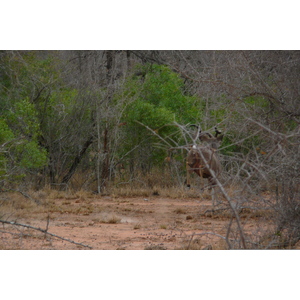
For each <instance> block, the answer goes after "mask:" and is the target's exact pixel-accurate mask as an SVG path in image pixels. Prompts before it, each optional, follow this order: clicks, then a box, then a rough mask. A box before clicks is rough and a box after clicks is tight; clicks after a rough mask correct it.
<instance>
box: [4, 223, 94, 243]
mask: <svg viewBox="0 0 300 300" xmlns="http://www.w3.org/2000/svg"><path fill="white" fill-rule="evenodd" d="M0 223H3V224H9V225H14V226H21V227H25V228H30V229H33V230H37V231H40V232H43V233H45V235H46V234H48V235H50V236H53V237H55V238H57V239H61V240H63V241H67V242H69V243H72V244H75V245H80V246H82V247H86V248H90V249H92V247H91V246H89V245H85V244H82V243H77V242H75V241H72V240H70V239H66V238H63V237H61V236H59V235H56V234H54V233H50V232H48V231H47V230H48V225H49V223H48V221H47V229H41V228H37V227H33V226H30V225H27V224H21V223H17V222H10V221H4V220H0Z"/></svg>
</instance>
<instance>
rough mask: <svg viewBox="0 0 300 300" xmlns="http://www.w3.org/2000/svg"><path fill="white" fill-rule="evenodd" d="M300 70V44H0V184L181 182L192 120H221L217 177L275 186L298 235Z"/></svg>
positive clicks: (283, 217) (258, 189) (251, 187)
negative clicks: (213, 47)
mask: <svg viewBox="0 0 300 300" xmlns="http://www.w3.org/2000/svg"><path fill="white" fill-rule="evenodd" d="M299 74H300V52H299V51H133V50H130V51H129V50H128V51H125V50H124V51H121V50H119V51H117V50H111V51H109V50H108V51H1V53H0V186H1V190H2V191H10V190H17V191H21V192H27V191H30V190H40V189H43V188H45V187H48V188H51V189H60V190H82V189H83V190H88V191H93V192H95V193H102V194H109V193H110V192H111V191H112V190H113V189H114V190H115V189H118V188H122V187H124V186H126V187H127V188H128V189H131V191H137V190H138V189H148V190H150V191H152V192H153V193H160V192H161V191H163V190H166V189H171V188H174V187H176V188H178V187H180V188H184V180H185V161H184V159H185V156H186V151H185V150H184V149H183V148H182V147H185V146H187V145H188V144H189V143H191V135H190V133H189V132H190V127H189V125H190V124H198V125H200V126H201V128H202V129H203V130H205V131H213V127H214V126H218V128H219V129H221V130H222V131H223V132H224V134H225V139H224V141H223V144H222V147H221V148H220V157H221V161H222V165H223V175H222V184H223V185H224V187H226V188H230V189H231V191H232V194H231V197H232V199H235V201H237V202H238V203H239V205H240V206H243V205H244V207H245V203H246V204H247V205H248V206H251V205H252V204H251V201H252V200H253V198H254V197H257V195H258V197H259V195H261V194H262V193H264V192H266V191H268V192H270V193H272V194H273V195H274V197H273V199H275V200H276V201H275V202H272V203H266V205H268V207H269V208H270V207H271V209H272V211H273V213H274V216H276V218H275V220H276V224H277V232H278V235H279V236H281V235H282V234H283V232H284V234H285V239H284V240H285V241H286V242H287V243H289V244H291V243H292V244H293V243H296V242H297V241H298V240H299V238H300V235H299V233H300V221H299V220H300V217H299V216H300V211H299V192H300V191H299V178H300V176H299V168H300V165H299V161H300V157H299V156H300V154H299V153H300V151H299V150H300V149H299V136H300V126H299V122H300V105H299V96H300V95H299V93H300V81H299ZM172 148H176V149H177V150H175V151H171V152H170V149H172ZM261 201H265V198H264V199H262V200H261ZM252 207H253V205H252Z"/></svg>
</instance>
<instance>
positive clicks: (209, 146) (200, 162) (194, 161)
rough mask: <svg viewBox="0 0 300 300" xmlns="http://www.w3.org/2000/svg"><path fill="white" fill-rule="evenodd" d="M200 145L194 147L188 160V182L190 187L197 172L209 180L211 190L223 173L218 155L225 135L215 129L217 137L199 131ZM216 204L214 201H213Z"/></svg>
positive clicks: (189, 153)
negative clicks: (192, 177)
mask: <svg viewBox="0 0 300 300" xmlns="http://www.w3.org/2000/svg"><path fill="white" fill-rule="evenodd" d="M199 132H200V133H199V140H200V141H201V144H200V145H193V146H192V147H191V149H190V150H189V152H188V155H187V158H186V166H187V181H186V184H187V186H188V187H190V174H191V173H193V172H195V173H196V174H197V175H198V176H199V177H201V178H207V179H208V183H209V188H210V189H211V188H213V187H214V186H215V185H216V179H215V178H217V177H218V176H219V175H220V172H221V163H220V160H219V156H218V153H217V150H218V148H219V147H220V145H221V142H222V139H223V134H221V132H220V131H218V130H217V129H216V128H215V132H216V133H215V136H212V135H211V134H210V133H201V131H199ZM213 204H214V199H213Z"/></svg>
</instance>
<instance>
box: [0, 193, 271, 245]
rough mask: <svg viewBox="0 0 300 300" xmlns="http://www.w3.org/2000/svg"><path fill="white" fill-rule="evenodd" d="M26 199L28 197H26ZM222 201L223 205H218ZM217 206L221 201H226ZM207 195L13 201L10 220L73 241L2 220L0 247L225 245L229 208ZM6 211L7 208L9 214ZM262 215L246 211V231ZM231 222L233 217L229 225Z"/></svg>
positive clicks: (256, 227) (257, 227)
mask: <svg viewBox="0 0 300 300" xmlns="http://www.w3.org/2000/svg"><path fill="white" fill-rule="evenodd" d="M26 201H30V200H26ZM222 205H223V206H222ZM220 207H221V208H222V207H225V206H224V203H223V204H221V205H220ZM210 210H211V201H210V200H201V201H200V200H197V199H195V198H190V199H171V198H164V197H159V196H153V197H150V198H147V199H145V198H143V197H135V198H132V197H131V198H114V197H100V196H91V197H89V198H84V197H78V198H76V197H74V198H72V197H70V198H62V199H51V200H45V202H44V204H42V205H28V206H25V207H23V208H22V207H14V208H13V209H12V211H11V215H12V216H14V217H12V218H10V220H14V221H16V222H18V223H22V224H28V225H30V226H33V227H37V228H41V229H46V227H47V220H49V222H48V232H49V233H52V234H55V235H57V236H60V237H63V238H65V239H69V240H72V241H75V242H77V243H81V244H82V245H78V244H73V243H70V242H69V241H66V240H61V239H57V238H56V237H54V236H49V235H45V234H43V233H42V232H39V231H36V230H32V229H30V228H23V227H16V226H11V225H8V224H4V225H2V230H1V232H0V237H1V238H0V247H1V249H40V250H46V249H61V250H63V249H90V248H88V247H84V245H88V246H89V247H91V248H92V249H97V250H112V249H114V250H116V249H120V250H123V249H124V250H143V249H149V250H154V249H157V250H162V249H227V248H228V247H227V244H226V242H225V240H224V238H222V237H225V236H226V234H227V230H228V226H229V223H230V220H231V213H230V210H228V209H227V210H226V209H220V210H216V212H214V213H211V212H210ZM8 214H9V212H8V211H6V212H5V216H8ZM264 220H265V219H264V218H261V217H260V216H252V215H251V213H248V214H247V215H246V217H245V218H242V223H243V227H244V230H245V233H246V234H258V235H259V232H260V231H261V226H262V225H266V224H265V221H264ZM234 223H235V222H234V221H233V223H232V224H233V225H232V228H234V226H235V224H234Z"/></svg>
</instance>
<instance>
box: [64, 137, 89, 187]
mask: <svg viewBox="0 0 300 300" xmlns="http://www.w3.org/2000/svg"><path fill="white" fill-rule="evenodd" d="M93 139H94V137H93V136H90V137H89V139H88V140H87V141H86V142H85V143H84V145H83V147H82V149H81V151H80V152H79V154H78V155H77V156H76V157H75V159H74V162H73V164H72V166H71V168H70V169H69V171H68V173H67V175H65V176H64V178H63V179H62V181H61V184H62V185H63V186H65V185H66V184H67V183H68V182H69V181H70V179H71V178H72V176H73V175H74V173H75V171H76V168H77V167H78V165H79V163H80V162H81V160H82V158H83V156H84V154H85V152H86V150H87V149H88V148H89V146H90V145H91V144H92V143H93Z"/></svg>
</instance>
